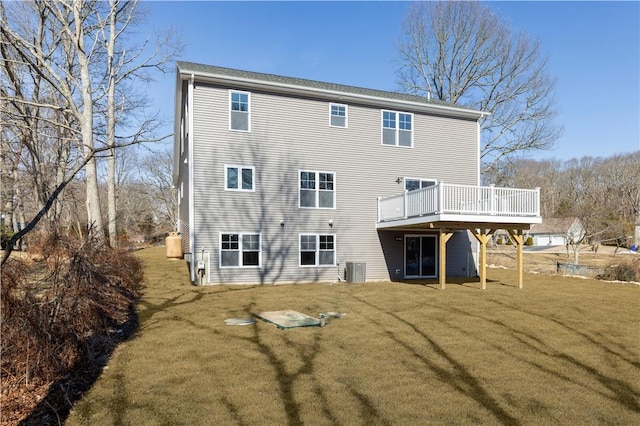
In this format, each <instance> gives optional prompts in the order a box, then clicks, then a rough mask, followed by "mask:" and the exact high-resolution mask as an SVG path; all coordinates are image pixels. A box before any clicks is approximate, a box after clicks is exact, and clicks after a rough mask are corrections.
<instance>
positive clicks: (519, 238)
mask: <svg viewBox="0 0 640 426" xmlns="http://www.w3.org/2000/svg"><path fill="white" fill-rule="evenodd" d="M508 231H509V235H511V238H513V241H515V243H516V246H517V255H516V261H517V263H518V288H522V287H523V276H524V274H523V269H524V260H523V259H524V256H523V245H524V236H523V235H522V230H519V229H509V230H508Z"/></svg>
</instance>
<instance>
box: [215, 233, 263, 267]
mask: <svg viewBox="0 0 640 426" xmlns="http://www.w3.org/2000/svg"><path fill="white" fill-rule="evenodd" d="M225 235H237V236H238V248H236V249H231V248H227V249H225V248H223V247H222V246H223V241H222V238H223V236H225ZM252 235H253V236H255V235H257V236H258V238H259V241H258V250H250V249H244V247H243V244H244V241H243V237H244V236H252ZM218 244H219V245H218V247H219V250H218V267H219V268H220V269H235V268H243V269H247V268H258V269H259V268H261V267H262V233H261V232H220V234H219V237H218ZM256 251H257V252H258V264H257V265H243V264H242V261H243V257H242V255H243V253H245V252H247V253H252V252H256ZM225 252H236V253H238V264H237V265H222V253H225Z"/></svg>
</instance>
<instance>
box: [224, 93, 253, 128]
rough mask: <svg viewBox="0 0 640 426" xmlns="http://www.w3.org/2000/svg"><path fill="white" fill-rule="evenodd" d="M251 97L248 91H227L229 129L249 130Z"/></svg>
mask: <svg viewBox="0 0 640 426" xmlns="http://www.w3.org/2000/svg"><path fill="white" fill-rule="evenodd" d="M250 102H251V97H250V94H249V93H248V92H236V91H233V90H231V91H229V108H230V110H229V128H230V129H231V130H241V131H245V132H248V131H249V130H250V123H251V121H250V114H251V108H250Z"/></svg>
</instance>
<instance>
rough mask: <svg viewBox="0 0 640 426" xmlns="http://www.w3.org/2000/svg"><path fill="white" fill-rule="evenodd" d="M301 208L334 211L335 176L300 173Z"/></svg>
mask: <svg viewBox="0 0 640 426" xmlns="http://www.w3.org/2000/svg"><path fill="white" fill-rule="evenodd" d="M299 178H300V179H299V182H300V184H299V188H300V207H307V208H320V209H332V208H335V205H336V191H335V174H334V173H332V172H314V171H308V170H301V171H300V172H299Z"/></svg>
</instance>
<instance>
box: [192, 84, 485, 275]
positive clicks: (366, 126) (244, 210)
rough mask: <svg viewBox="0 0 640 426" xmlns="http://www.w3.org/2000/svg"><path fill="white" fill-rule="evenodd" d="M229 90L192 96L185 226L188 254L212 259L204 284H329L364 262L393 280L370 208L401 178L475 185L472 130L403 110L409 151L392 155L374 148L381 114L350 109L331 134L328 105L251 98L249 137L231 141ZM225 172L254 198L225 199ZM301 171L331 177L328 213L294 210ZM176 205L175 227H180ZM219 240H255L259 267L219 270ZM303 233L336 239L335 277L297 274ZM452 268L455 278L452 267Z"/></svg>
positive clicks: (330, 271)
mask: <svg viewBox="0 0 640 426" xmlns="http://www.w3.org/2000/svg"><path fill="white" fill-rule="evenodd" d="M231 89H236V88H233V87H232V88H231ZM228 90H229V88H228V87H214V86H209V85H203V84H196V88H195V92H194V104H195V105H194V109H193V114H194V132H193V133H194V134H193V135H192V137H193V138H192V139H193V143H192V146H190V147H189V148H190V149H193V150H194V151H193V164H191V165H190V166H191V167H193V168H194V182H195V187H194V200H193V203H194V212H195V215H194V223H193V224H189V225H190V226H193V227H194V229H195V237H194V238H195V241H194V247H195V251H196V252H200V251H201V250H202V249H204V251H205V252H206V253H210V255H211V256H210V264H209V265H208V266H209V267H208V268H207V269H208V271H209V276H208V277H206V279H205V282H210V283H221V282H224V283H256V282H259V283H275V282H308V281H335V280H336V277H337V274H338V273H341V270H342V269H343V268H344V265H345V262H347V261H362V262H366V263H367V269H366V271H367V279H369V280H371V279H390V278H391V279H395V278H396V277H394V276H393V275H392V274H390V270H391V272H393V269H394V268H393V267H390V266H389V265H390V264H388V263H387V261H388V259H385V256H387V257H389V254H386V255H385V253H384V252H383V244H381V240H383V239H384V240H388V239H389V238H388V235H387V234H392V233H391V232H389V231H381V232H377V231H376V228H375V225H376V220H377V202H376V198H377V197H378V196H387V195H392V194H397V193H399V192H401V191H402V189H403V185H402V184H397V183H396V179H397V178H398V177H401V176H411V177H417V178H420V177H422V178H435V179H438V180H439V181H444V182H448V183H457V184H470V185H477V184H478V182H477V180H478V178H477V176H478V169H477V167H478V164H477V145H476V144H477V124H476V122H475V121H473V120H462V119H453V118H447V117H439V116H430V115H423V114H419V113H415V112H414V111H411V110H407V111H406V112H414V123H413V128H414V130H413V131H414V135H413V137H414V146H413V148H399V147H391V146H384V145H382V142H381V131H382V128H381V113H380V110H381V109H383V108H384V107H382V106H381V107H380V108H372V107H369V106H361V105H354V104H349V105H348V115H349V127H348V128H336V127H330V126H329V123H328V120H327V116H328V114H329V105H330V101H329V100H318V99H307V98H295V97H286V96H282V95H272V94H268V93H261V92H255V91H252V92H251V105H250V111H251V132H236V131H231V130H229V110H228V108H229V92H228ZM394 110H397V109H394ZM400 112H405V111H400ZM225 164H235V165H246V166H254V167H255V177H254V181H255V191H254V192H238V191H224V165H225ZM299 170H312V171H326V172H334V173H335V188H336V208H335V209H304V208H303V209H301V208H298V171H299ZM184 175H187V173H186V170H185V173H184ZM185 195H186V194H185ZM184 201H186V199H183V203H181V221H182V220H184V219H186V218H188V216H185V215H183V211H182V208H183V206H184V205H188V204H187V203H186V202H184ZM282 220H284V223H285V224H284V226H281V225H280V222H281V221H282ZM329 220H332V221H333V226H332V227H331V226H329ZM220 232H238V233H240V232H243V233H246V232H255V233H260V234H261V235H262V242H261V247H262V267H261V268H228V269H220V268H218V262H219V249H220V247H219V238H220V237H219V235H220ZM301 233H314V234H315V233H320V234H335V235H336V248H337V251H336V257H337V258H338V259H339V260H340V267H339V268H338V267H337V266H336V267H299V266H298V264H299V242H298V237H299V234H301ZM183 236H184V234H183ZM392 238H393V237H392ZM392 238H391V240H390V242H393V243H395V240H392ZM463 244H464V242H463ZM400 245H401V247H400V250H399V256H400V257H402V253H403V252H402V250H403V247H402V244H400ZM465 256H466V255H465ZM392 257H393V255H392ZM396 257H397V255H396ZM465 259H466V258H465ZM448 261H449V262H451V260H448ZM465 261H466V260H465ZM460 262H462V260H460ZM451 263H452V266H451V267H452V268H453V267H454V266H453V265H457V264H458V263H459V262H458V261H454V262H451ZM400 265H402V260H400ZM447 270H448V271H449V267H448V268H447Z"/></svg>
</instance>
